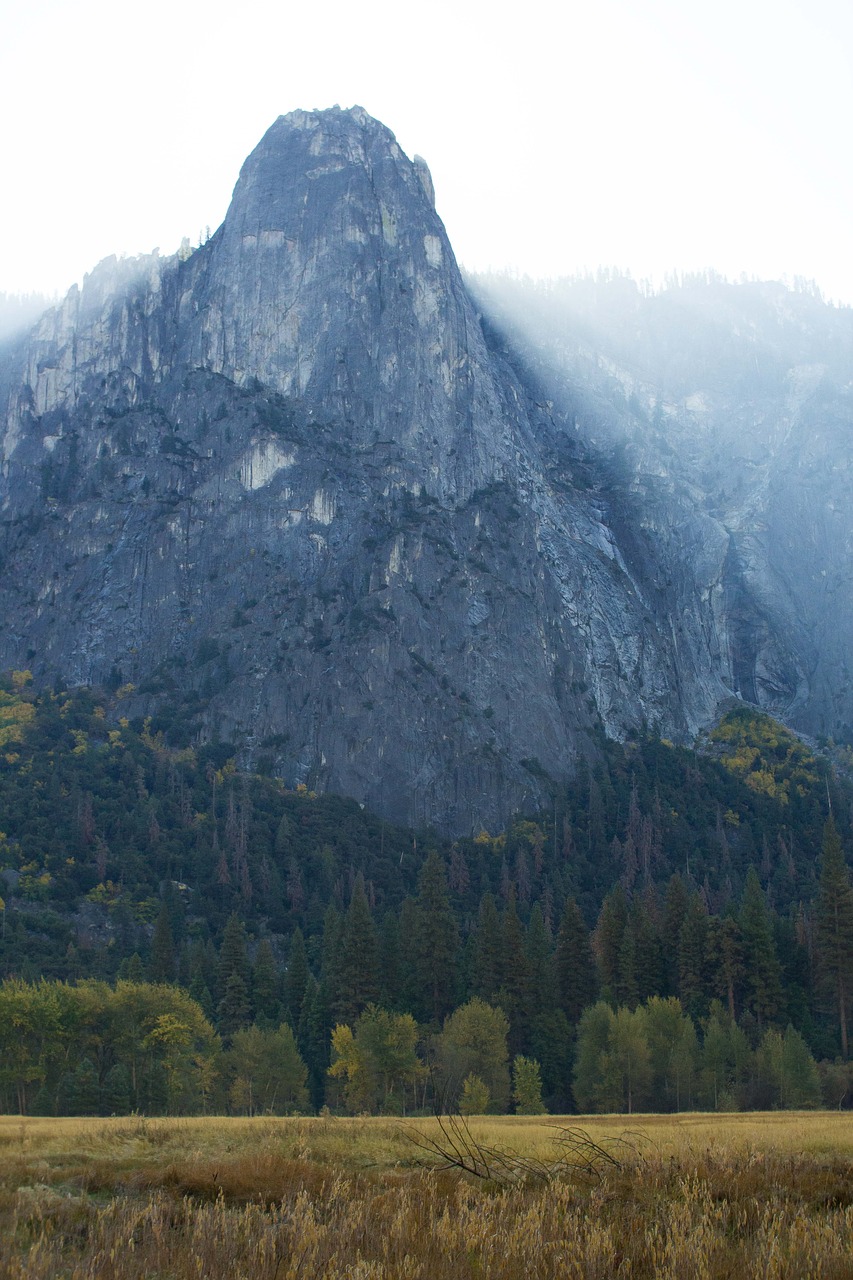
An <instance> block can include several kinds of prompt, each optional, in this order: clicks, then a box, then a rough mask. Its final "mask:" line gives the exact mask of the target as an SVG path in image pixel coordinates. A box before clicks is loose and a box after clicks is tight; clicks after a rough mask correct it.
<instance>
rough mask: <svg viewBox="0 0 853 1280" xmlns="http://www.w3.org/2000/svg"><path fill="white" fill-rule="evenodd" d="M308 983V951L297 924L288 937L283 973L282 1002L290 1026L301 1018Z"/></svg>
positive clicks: (297, 1024) (294, 1025)
mask: <svg viewBox="0 0 853 1280" xmlns="http://www.w3.org/2000/svg"><path fill="white" fill-rule="evenodd" d="M307 983H308V952H307V951H306V950H305V939H304V938H303V936H302V930H301V929H300V928H299V927H298V926H297V928H295V929H294V930H293V935H292V937H291V939H290V951H289V953H288V956H287V971H286V972H285V975H284V1002H285V1005H286V1006H287V1012H288V1016H289V1018H290V1024H291V1026H293V1027H295V1028H298V1027H299V1022H300V1019H301V1018H302V1005H303V1002H304V1000H305V988H306V986H307Z"/></svg>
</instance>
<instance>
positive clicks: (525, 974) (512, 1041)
mask: <svg viewBox="0 0 853 1280" xmlns="http://www.w3.org/2000/svg"><path fill="white" fill-rule="evenodd" d="M501 937H502V944H503V945H502V950H503V955H502V964H501V969H502V972H501V985H500V990H499V991H498V998H497V1003H498V1004H499V1005H500V1007H501V1008H502V1009H503V1011H504V1013H505V1014H506V1015H507V1018H508V1019H509V1051H510V1054H511V1055H512V1056H515V1054H516V1053H519V1052H520V1051H521V1050H522V1049H524V1048H525V1047H526V1040H527V1035H528V1032H529V1029H530V970H529V968H528V964H527V955H526V954H525V949H524V930H523V929H522V927H521V921H520V920H519V918H518V911H517V910H516V906H515V892H514V891H513V892H511V893H510V896H509V901H508V902H507V904H506V906H505V907H504V910H503V912H502V913H501Z"/></svg>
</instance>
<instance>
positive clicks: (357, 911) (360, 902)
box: [332, 872, 379, 1024]
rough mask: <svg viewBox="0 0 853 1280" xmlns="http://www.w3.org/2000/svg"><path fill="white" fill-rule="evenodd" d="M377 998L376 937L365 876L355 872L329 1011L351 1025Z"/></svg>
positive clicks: (377, 952) (377, 965)
mask: <svg viewBox="0 0 853 1280" xmlns="http://www.w3.org/2000/svg"><path fill="white" fill-rule="evenodd" d="M378 999H379V938H378V937H377V934H376V926H375V925H374V923H373V917H372V916H371V914H370V906H369V905H368V901H367V894H366V892H365V888H364V876H363V875H362V874H361V872H359V873H358V875H357V876H356V879H355V885H354V886H353V891H352V898H351V900H350V904H349V907H348V908H347V913H346V916H345V917H344V925H343V931H342V934H341V946H340V959H339V966H338V987H337V991H336V993H335V998H334V1000H333V1004H332V1012H333V1014H334V1016H335V1018H336V1019H337V1020H338V1021H339V1022H345V1023H349V1024H352V1023H353V1022H354V1021H355V1019H356V1018H357V1017H358V1015H359V1014H360V1013H361V1012H362V1010H364V1009H366V1008H367V1006H368V1005H369V1004H375V1003H376V1002H377V1001H378Z"/></svg>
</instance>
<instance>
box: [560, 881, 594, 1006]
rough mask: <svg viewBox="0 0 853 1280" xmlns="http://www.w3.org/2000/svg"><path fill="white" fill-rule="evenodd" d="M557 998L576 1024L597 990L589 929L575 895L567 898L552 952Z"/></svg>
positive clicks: (592, 1001) (592, 1000)
mask: <svg viewBox="0 0 853 1280" xmlns="http://www.w3.org/2000/svg"><path fill="white" fill-rule="evenodd" d="M554 972H555V975H556V980H557V999H558V1001H559V1005H560V1008H561V1009H562V1011H563V1013H564V1014H565V1015H566V1017H567V1018H568V1020H569V1022H570V1023H572V1024H575V1023H577V1022H578V1020H579V1019H580V1016H581V1014H582V1013H583V1011H584V1009H586V1008H587V1006H588V1005H591V1004H593V1003H594V1002H595V998H596V996H597V994H598V973H597V970H596V964H595V956H594V955H593V951H592V944H591V942H590V937H589V932H588V930H587V927H586V925H585V923H584V919H583V916H582V915H581V912H580V908H579V906H578V904H577V903H576V902H575V900H574V898H566V905H565V907H564V908H563V918H562V920H561V921H560V928H559V930H558V932H557V947H556V950H555V952H554Z"/></svg>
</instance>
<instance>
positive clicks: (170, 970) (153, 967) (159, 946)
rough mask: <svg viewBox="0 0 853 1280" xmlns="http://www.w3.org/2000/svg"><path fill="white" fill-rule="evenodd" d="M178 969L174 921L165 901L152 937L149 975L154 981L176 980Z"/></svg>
mask: <svg viewBox="0 0 853 1280" xmlns="http://www.w3.org/2000/svg"><path fill="white" fill-rule="evenodd" d="M176 969H177V966H176V964H175V943H174V939H173V937H172V922H171V919H170V913H169V908H168V906H167V905H166V903H165V902H164V903H163V905H162V906H161V908H160V913H159V915H158V916H157V923H156V924H155V926H154V934H153V936H152V938H151V958H150V959H149V961H148V975H149V977H150V979H151V981H152V982H174V981H175V974H176Z"/></svg>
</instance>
